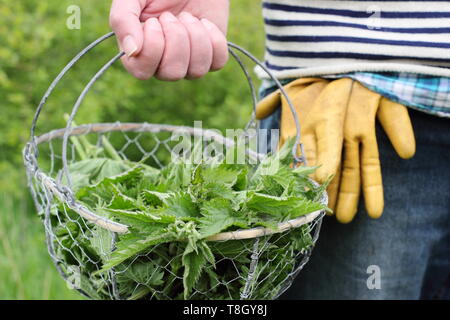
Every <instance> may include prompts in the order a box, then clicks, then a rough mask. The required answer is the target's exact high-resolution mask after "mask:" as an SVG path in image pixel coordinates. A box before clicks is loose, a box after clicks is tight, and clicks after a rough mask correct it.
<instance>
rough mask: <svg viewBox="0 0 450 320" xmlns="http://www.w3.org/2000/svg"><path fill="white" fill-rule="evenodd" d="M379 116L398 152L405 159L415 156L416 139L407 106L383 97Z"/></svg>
mask: <svg viewBox="0 0 450 320" xmlns="http://www.w3.org/2000/svg"><path fill="white" fill-rule="evenodd" d="M377 117H378V120H379V121H380V124H381V126H382V127H383V129H384V131H385V132H386V134H387V136H388V137H389V140H390V141H391V143H392V146H393V147H394V149H395V151H397V154H398V155H399V156H400V157H401V158H403V159H409V158H411V157H413V156H414V153H415V152H416V139H415V137H414V131H413V128H412V124H411V119H410V118H409V115H408V110H407V109H406V107H405V106H403V105H401V104H399V103H396V102H393V101H391V100H389V99H386V98H383V99H382V100H381V103H380V107H379V109H378V112H377Z"/></svg>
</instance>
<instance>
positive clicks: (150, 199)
mask: <svg viewBox="0 0 450 320" xmlns="http://www.w3.org/2000/svg"><path fill="white" fill-rule="evenodd" d="M142 196H143V198H144V200H145V202H146V203H147V204H148V205H150V206H153V207H161V206H163V205H164V204H166V205H167V200H168V199H169V198H172V197H174V196H175V193H173V192H158V191H151V190H144V191H143V192H142Z"/></svg>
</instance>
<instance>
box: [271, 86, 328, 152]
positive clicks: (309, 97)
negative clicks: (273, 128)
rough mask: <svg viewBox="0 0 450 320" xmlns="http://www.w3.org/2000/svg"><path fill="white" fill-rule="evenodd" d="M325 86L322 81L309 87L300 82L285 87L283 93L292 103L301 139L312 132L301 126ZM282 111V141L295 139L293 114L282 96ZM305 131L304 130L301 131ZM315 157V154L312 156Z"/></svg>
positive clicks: (295, 131) (295, 129) (295, 126)
mask: <svg viewBox="0 0 450 320" xmlns="http://www.w3.org/2000/svg"><path fill="white" fill-rule="evenodd" d="M324 86H325V84H324V82H323V81H318V82H316V83H313V84H311V85H306V84H304V83H302V82H297V83H296V84H293V85H286V86H285V91H286V94H287V95H288V96H289V98H290V100H291V101H292V104H293V107H294V109H295V112H296V114H297V117H298V121H299V125H300V127H299V128H300V130H301V137H302V136H304V135H305V134H307V133H308V132H309V133H311V134H312V130H307V129H306V128H304V127H303V124H304V123H305V122H306V121H307V120H306V119H307V116H308V113H309V112H310V109H311V105H312V102H313V101H314V99H315V98H316V96H317V95H318V94H319V92H320V91H321V90H322V88H323V87H324ZM281 100H282V110H281V121H280V128H281V136H282V137H283V139H284V140H287V139H289V138H292V137H295V136H296V135H297V129H298V128H297V124H296V121H295V119H294V114H293V112H292V110H291V108H290V106H289V104H288V103H287V100H286V98H285V97H284V96H282V99H281ZM303 129H305V130H303ZM314 157H315V154H314Z"/></svg>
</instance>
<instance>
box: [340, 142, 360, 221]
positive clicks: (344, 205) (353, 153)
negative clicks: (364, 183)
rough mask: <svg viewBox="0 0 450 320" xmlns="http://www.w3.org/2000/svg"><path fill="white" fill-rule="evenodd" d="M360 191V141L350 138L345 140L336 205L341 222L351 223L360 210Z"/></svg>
mask: <svg viewBox="0 0 450 320" xmlns="http://www.w3.org/2000/svg"><path fill="white" fill-rule="evenodd" d="M360 191H361V176H360V163H359V142H358V141H357V140H356V139H352V140H350V139H348V140H346V141H345V142H344V162H343V169H342V175H341V184H340V188H339V195H338V200H337V207H336V218H337V220H338V221H339V222H341V223H349V222H350V221H352V220H353V218H354V217H355V215H356V211H357V210H358V200H359V194H360Z"/></svg>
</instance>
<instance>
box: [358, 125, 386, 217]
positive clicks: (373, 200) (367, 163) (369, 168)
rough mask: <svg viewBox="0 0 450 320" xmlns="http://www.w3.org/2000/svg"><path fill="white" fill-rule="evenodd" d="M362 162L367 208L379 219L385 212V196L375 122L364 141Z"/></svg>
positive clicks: (369, 213) (370, 214)
mask: <svg viewBox="0 0 450 320" xmlns="http://www.w3.org/2000/svg"><path fill="white" fill-rule="evenodd" d="M361 164H362V170H361V177H362V185H363V194H364V202H365V204H366V210H367V213H368V215H369V216H370V217H371V218H374V219H377V218H379V217H380V216H381V214H382V213H383V209H384V198H383V183H382V178H381V167H380V158H379V153H378V144H377V139H376V136H375V124H374V128H373V132H372V134H370V135H369V136H366V137H365V139H363V141H362V150H361Z"/></svg>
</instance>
